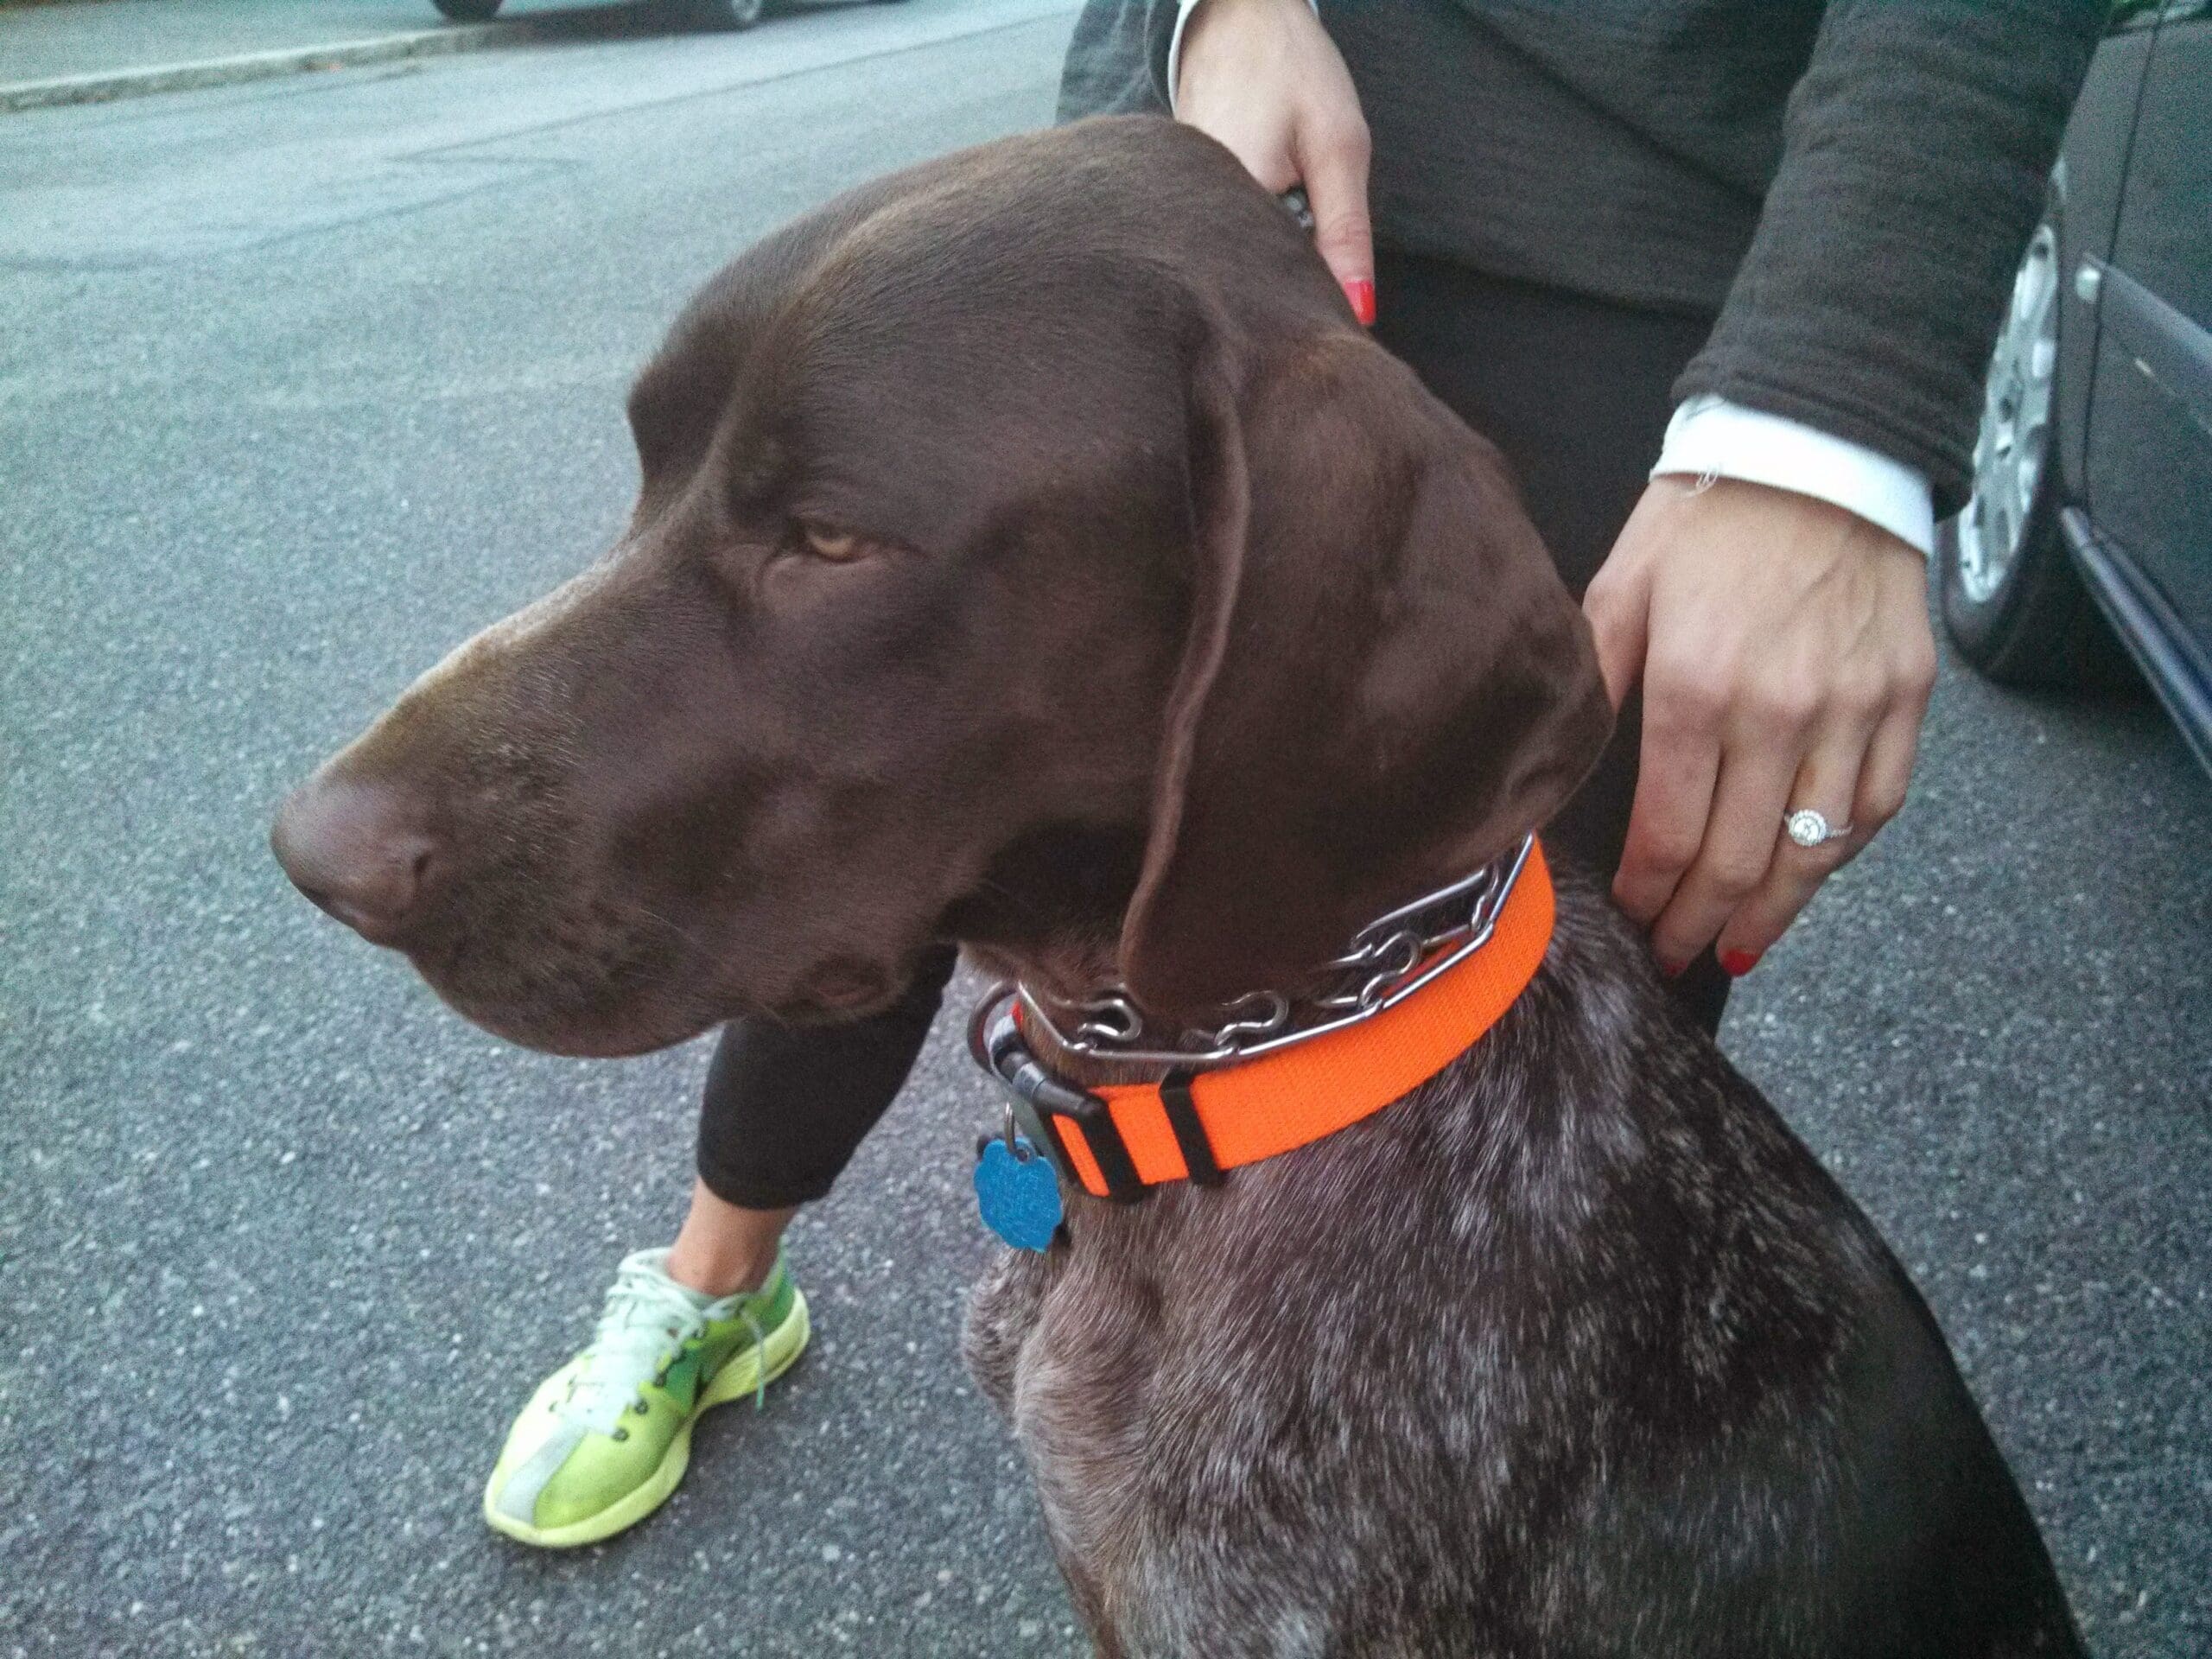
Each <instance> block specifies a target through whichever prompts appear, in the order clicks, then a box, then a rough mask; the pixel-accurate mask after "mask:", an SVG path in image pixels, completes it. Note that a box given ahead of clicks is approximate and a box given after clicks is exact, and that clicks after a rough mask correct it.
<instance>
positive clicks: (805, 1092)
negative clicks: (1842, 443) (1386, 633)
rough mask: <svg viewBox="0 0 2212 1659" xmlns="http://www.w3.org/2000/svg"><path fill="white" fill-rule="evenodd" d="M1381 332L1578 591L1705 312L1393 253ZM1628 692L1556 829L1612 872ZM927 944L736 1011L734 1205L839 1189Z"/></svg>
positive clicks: (720, 1181)
mask: <svg viewBox="0 0 2212 1659" xmlns="http://www.w3.org/2000/svg"><path fill="white" fill-rule="evenodd" d="M1376 290H1377V292H1378V294H1379V296H1380V299H1381V309H1382V320H1381V321H1380V322H1379V323H1378V324H1377V325H1376V330H1375V333H1376V338H1377V339H1379V340H1381V341H1382V342H1383V344H1384V345H1385V346H1389V348H1390V349H1391V350H1392V351H1394V352H1395V353H1397V354H1398V355H1399V356H1400V357H1402V358H1403V359H1406V361H1407V362H1408V363H1410V364H1411V365H1413V366H1414V369H1415V370H1416V371H1417V372H1419V373H1420V375H1421V378H1422V379H1423V380H1425V381H1426V382H1427V384H1428V387H1429V390H1430V391H1433V392H1434V393H1435V394H1436V395H1437V396H1438V397H1440V398H1442V399H1443V400H1444V401H1445V402H1446V404H1450V405H1451V406H1452V408H1453V409H1454V410H1458V411H1459V415H1460V416H1462V418H1464V419H1465V421H1466V423H1468V425H1470V426H1471V427H1473V428H1474V429H1476V430H1477V431H1478V432H1481V433H1483V434H1484V435H1487V436H1488V437H1489V438H1490V439H1491V441H1492V442H1495V443H1496V444H1497V446H1498V447H1499V448H1501V449H1503V451H1504V452H1505V455H1506V459H1507V460H1508V461H1510V462H1511V464H1512V467H1513V470H1514V472H1515V473H1516V475H1517V476H1518V477H1519V479H1520V482H1521V489H1522V494H1523V496H1524V497H1525V498H1526V499H1527V501H1528V505H1529V515H1530V516H1531V517H1532V518H1534V519H1535V523H1536V528H1537V529H1538V530H1540V531H1542V532H1543V537H1544V543H1545V544H1546V545H1547V546H1548V547H1549V548H1550V549H1551V552H1552V557H1553V558H1554V559H1555V560H1556V561H1557V562H1558V563H1559V569H1560V575H1561V576H1563V577H1564V578H1565V579H1566V581H1567V586H1568V587H1569V588H1571V589H1573V592H1574V594H1576V596H1577V597H1578V598H1579V597H1580V594H1581V593H1582V590H1583V588H1585V587H1586V586H1587V585H1588V583H1589V581H1590V578H1591V577H1592V575H1595V574H1596V572H1597V569H1598V567H1599V564H1600V563H1603V562H1604V560H1605V555H1606V553H1607V552H1608V551H1609V550H1611V547H1612V544H1613V539H1614V537H1617V536H1618V535H1619V533H1620V530H1621V526H1622V525H1623V524H1626V523H1627V522H1628V515H1629V512H1630V509H1631V508H1633V507H1634V506H1635V505H1636V501H1637V496H1638V495H1640V494H1641V493H1643V485H1644V478H1645V474H1646V473H1647V472H1648V471H1649V468H1650V466H1651V463H1652V462H1653V461H1655V460H1656V459H1657V457H1658V454H1659V444H1660V440H1661V438H1662V435H1664V433H1665V431H1666V426H1667V420H1668V417H1669V416H1670V415H1671V414H1672V413H1673V398H1672V397H1671V391H1670V389H1671V388H1672V386H1673V385H1674V381H1675V376H1676V375H1677V374H1679V373H1681V370H1682V366H1683V365H1685V364H1687V363H1688V361H1689V359H1690V358H1691V357H1692V356H1693V355H1694V353H1696V351H1697V349H1698V347H1699V346H1700V345H1702V344H1703V343H1704V340H1705V337H1706V335H1707V333H1708V332H1709V331H1710V329H1711V327H1712V323H1713V320H1712V319H1711V318H1710V317H1709V316H1691V315H1673V314H1666V313H1659V312H1652V311H1639V310H1633V309H1630V308H1626V307H1624V306H1618V305H1611V304H1608V303H1605V302H1602V301H1598V300H1591V299H1585V298H1582V297H1580V296H1576V295H1571V294H1566V293H1562V292H1560V291H1559V290H1557V289H1544V288H1536V287H1532V286H1529V285H1528V284H1525V283H1508V282H1502V281H1499V280H1497V279H1496V278H1492V277H1482V276H1478V275H1477V274H1475V273H1474V272H1472V271H1470V270H1465V269H1464V268H1462V267H1460V266H1458V265H1454V264H1448V263H1446V262H1444V261H1440V260H1434V259H1424V258H1417V257H1411V256H1403V255H1401V256H1395V257H1394V256H1391V255H1388V254H1386V255H1384V256H1383V258H1382V261H1381V270H1379V272H1378V273H1377V280H1376ZM1637 716H1638V709H1637V705H1636V704H1635V702H1633V701H1631V702H1630V706H1629V708H1628V709H1626V710H1625V711H1624V715H1623V718H1622V720H1621V722H1620V725H1619V728H1618V729H1617V730H1616V731H1615V732H1614V734H1613V741H1612V743H1611V746H1610V747H1608V748H1607V749H1606V751H1605V758H1604V759H1603V760H1600V761H1599V765H1598V769H1597V771H1596V772H1593V773H1592V776H1591V778H1590V780H1589V781H1588V782H1587V783H1586V784H1585V785H1583V786H1582V789H1581V791H1580V793H1578V794H1577V795H1576V796H1575V798H1574V799H1573V800H1572V801H1571V802H1569V803H1568V804H1567V809H1566V810H1564V811H1563V812H1562V813H1561V814H1560V817H1558V819H1557V820H1556V821H1555V822H1554V823H1553V824H1552V825H1551V826H1550V828H1548V829H1547V830H1546V831H1545V839H1546V841H1547V842H1550V843H1552V844H1553V845H1555V846H1557V847H1560V848H1562V849H1565V850H1567V852H1569V853H1570V854H1572V855H1574V856H1575V857H1577V858H1578V859H1579V860H1580V861H1581V862H1582V863H1583V864H1585V865H1586V866H1587V867H1588V868H1592V869H1595V870H1601V871H1605V872H1607V873H1610V872H1611V870H1612V869H1613V868H1615V866H1616V865H1617V864H1618V862H1619V861H1620V853H1621V845H1622V842H1624V840H1625V838H1626V836H1627V834H1628V817H1629V809H1630V805H1631V804H1632V803H1633V800H1634V797H1635V791H1636V760H1637V739H1638V735H1639V733H1640V731H1641V722H1640V721H1639V719H1638V717H1637ZM952 963H953V953H952V951H951V950H950V948H947V949H945V950H943V951H941V952H939V953H938V954H936V955H934V956H932V957H931V959H930V960H929V962H928V963H927V964H926V965H925V968H924V969H923V971H922V973H921V974H920V975H919V976H918V977H917V979H916V980H915V982H914V984H913V986H912V988H910V989H909V990H908V992H907V993H906V995H905V996H904V997H903V998H901V999H900V1000H899V1002H898V1003H897V1004H896V1005H895V1006H893V1007H891V1008H890V1009H888V1010H887V1012H885V1013H882V1014H876V1015H874V1016H873V1017H872V1018H870V1019H868V1020H861V1021H859V1022H857V1023H855V1024H853V1025H849V1026H842V1027H816V1028H811V1029H790V1028H786V1027H777V1026H772V1025H769V1024H766V1023H765V1022H759V1021H752V1020H741V1021H738V1022H737V1023H735V1024H733V1025H732V1026H731V1027H729V1028H728V1030H727V1031H726V1032H724V1033H722V1040H721V1046H720V1047H719V1048H718V1049H716V1050H715V1060H714V1065H713V1067H712V1068H711V1069H710V1070H709V1072H708V1074H707V1090H706V1099H705V1103H704V1106H703V1109H702V1112H701V1114H700V1118H699V1173H700V1176H701V1178H702V1179H703V1180H704V1181H705V1182H706V1184H707V1185H708V1186H709V1188H710V1189H711V1190H712V1191H714V1192H715V1193H717V1194H719V1195H720V1196H721V1197H722V1198H725V1199H727V1200H728V1201H729V1202H730V1203H732V1204H736V1205H744V1206H745V1207H747V1208H748V1209H754V1210H776V1209H781V1208H783V1207H785V1205H797V1204H804V1203H806V1202H808V1201H810V1200H811V1199H814V1198H820V1197H821V1196H822V1195H823V1193H825V1192H829V1187H830V1185H831V1183H832V1182H834V1181H835V1180H836V1179H837V1176H838V1174H839V1173H841V1172H842V1170H843V1169H844V1167H845V1165H846V1163H847V1162H848V1161H849V1160H850V1159H851V1157H852V1155H853V1152H854V1149H855V1147H858V1146H859V1145H860V1143H861V1138H862V1137H863V1136H865V1135H867V1134H868V1131H869V1130H870V1129H872V1128H874V1127H875V1124H876V1121H877V1120H878V1119H879V1118H880V1117H881V1116H883V1113H884V1109H885V1108H887V1107H888V1106H889V1105H890V1104H891V1101H892V1098H893V1096H895V1095H896V1094H897V1093H898V1092H899V1086H900V1085H901V1084H903V1083H905V1082H906V1073H907V1071H908V1069H909V1068H910V1067H911V1066H912V1065H913V1063H914V1056H915V1055H916V1054H917V1053H918V1052H919V1051H920V1049H921V1046H922V1039H923V1038H924V1037H925V1036H926V1035H927V1034H928V1033H929V1028H930V1022H931V1020H932V1019H934V1018H935V1017H936V1014H937V1011H938V1004H939V1003H940V1002H941V1001H943V999H944V983H945V981H946V980H947V978H949V977H950V975H951V973H952ZM1675 991H1676V994H1677V995H1679V996H1680V997H1681V999H1682V1000H1683V1001H1684V1002H1685V1003H1687V1004H1688V1006H1689V1007H1690V1008H1691V1009H1692V1010H1693V1011H1694V1013H1695V1014H1696V1015H1697V1016H1698V1018H1699V1019H1700V1020H1702V1021H1703V1022H1704V1024H1705V1026H1706V1027H1707V1029H1708V1030H1712V1029H1714V1028H1717V1027H1719V1023H1720V1010H1721V1007H1722V1006H1723V1004H1725V1003H1726V1001H1727V998H1728V980H1727V976H1726V975H1724V974H1723V973H1722V972H1721V971H1720V969H1719V966H1718V965H1717V964H1716V963H1714V961H1713V953H1712V952H1711V951H1709V950H1708V951H1707V952H1706V953H1705V954H1704V955H1703V956H1701V957H1699V958H1698V959H1697V961H1695V962H1694V963H1691V965H1690V966H1689V968H1688V970H1687V971H1685V972H1684V973H1683V974H1682V976H1681V977H1680V978H1679V979H1677V980H1676V981H1675Z"/></svg>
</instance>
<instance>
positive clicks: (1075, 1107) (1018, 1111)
mask: <svg viewBox="0 0 2212 1659" xmlns="http://www.w3.org/2000/svg"><path fill="white" fill-rule="evenodd" d="M968 1052H969V1053H970V1054H971V1055H973V1056H974V1057H975V1060H976V1065H979V1066H981V1067H982V1069H983V1070H984V1071H986V1072H988V1074H989V1075H990V1077H992V1079H993V1080H994V1081H995V1082H996V1083H997V1084H998V1085H999V1086H1000V1088H1001V1089H1003V1090H1005V1091H1006V1096H1007V1103H1008V1104H1009V1105H1010V1106H1011V1107H1012V1109H1013V1111H1014V1122H1015V1124H1016V1126H1017V1127H1018V1128H1020V1131H1021V1133H1022V1134H1024V1135H1027V1136H1028V1137H1029V1140H1030V1141H1031V1142H1032V1144H1033V1145H1034V1146H1036V1147H1038V1148H1039V1150H1040V1151H1042V1152H1043V1153H1044V1154H1045V1155H1046V1157H1047V1158H1049V1159H1051V1160H1052V1167H1053V1168H1054V1169H1055V1170H1057V1171H1058V1172H1059V1175H1060V1179H1062V1180H1064V1181H1065V1182H1067V1183H1068V1184H1069V1185H1071V1186H1073V1187H1074V1188H1075V1189H1076V1190H1077V1192H1085V1191H1088V1190H1089V1189H1087V1188H1086V1187H1084V1184H1083V1178H1082V1177H1081V1176H1080V1175H1078V1174H1077V1173H1076V1170H1075V1167H1074V1166H1073V1165H1071V1164H1070V1163H1069V1162H1068V1154H1067V1148H1066V1147H1064V1146H1063V1145H1061V1143H1060V1135H1059V1130H1058V1128H1057V1127H1056V1126H1055V1124H1054V1122H1053V1120H1054V1119H1055V1118H1068V1119H1071V1120H1072V1121H1073V1122H1074V1123H1075V1125H1076V1127H1077V1128H1078V1129H1079V1130H1080V1131H1081V1132H1082V1135H1083V1141H1084V1147H1086V1148H1088V1149H1089V1151H1090V1157H1091V1161H1092V1162H1093V1163H1095V1164H1096V1165H1097V1166H1098V1173H1099V1174H1100V1176H1101V1177H1103V1179H1104V1180H1105V1182H1106V1196H1107V1197H1108V1198H1111V1199H1113V1200H1114V1202H1115V1203H1116V1204H1135V1203H1136V1202H1137V1201H1138V1200H1139V1199H1141V1198H1143V1197H1144V1196H1145V1192H1146V1190H1147V1189H1146V1187H1145V1184H1144V1182H1143V1181H1142V1180H1141V1179H1138V1176H1137V1166H1136V1163H1135V1160H1134V1159H1132V1158H1131V1157H1130V1156H1129V1148H1128V1142H1127V1141H1123V1140H1122V1131H1121V1130H1120V1129H1119V1128H1117V1127H1116V1125H1115V1122H1114V1114H1113V1113H1112V1111H1111V1110H1109V1109H1108V1107H1107V1104H1106V1103H1105V1102H1104V1101H1103V1100H1102V1099H1100V1098H1099V1097H1098V1096H1096V1095H1094V1094H1092V1093H1091V1092H1090V1090H1087V1089H1078V1088H1077V1087H1076V1086H1075V1085H1074V1084H1071V1083H1069V1082H1067V1081H1066V1080H1065V1079H1064V1078H1060V1077H1054V1076H1053V1075H1052V1073H1051V1072H1050V1071H1046V1069H1045V1067H1044V1065H1043V1063H1042V1062H1040V1061H1039V1059H1038V1058H1037V1056H1036V1055H1035V1054H1034V1053H1033V1052H1031V1051H1030V1047H1029V1040H1028V1039H1027V1038H1026V1037H1024V1036H1023V1035H1022V1034H1021V1027H1020V1022H1019V1021H1017V1020H1015V1019H1014V987H1013V986H1011V985H996V986H994V987H993V988H991V989H990V990H989V991H988V993H987V994H986V995H984V997H983V1000H982V1001H981V1002H979V1003H977V1004H976V1012H975V1014H974V1015H973V1016H972V1017H971V1018H970V1019H969V1021H968ZM1209 1161H1211V1159H1210V1158H1209Z"/></svg>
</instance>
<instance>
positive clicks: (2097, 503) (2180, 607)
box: [1937, 0, 2212, 766]
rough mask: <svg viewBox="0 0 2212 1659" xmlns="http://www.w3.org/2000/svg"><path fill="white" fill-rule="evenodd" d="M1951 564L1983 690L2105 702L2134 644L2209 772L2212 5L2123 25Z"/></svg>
mask: <svg viewBox="0 0 2212 1659" xmlns="http://www.w3.org/2000/svg"><path fill="white" fill-rule="evenodd" d="M1937 554H1938V557H1939V561H1940V565H1941V569H1940V580H1941V582H1942V605H1943V616H1944V620H1945V621H1946V623H1947V624H1948V626H1949V629H1950V632H1951V637H1952V638H1953V639H1955V641H1956V642H1957V644H1958V646H1959V649H1960V650H1961V652H1963V653H1964V654H1965V655H1966V657H1967V659H1968V660H1969V661H1971V662H1972V663H1973V664H1974V665H1975V666H1976V667H1978V668H1980V670H1981V671H1982V672H1983V673H1985V674H1986V675H1988V676H1989V677H1991V678H1993V679H1996V680H1999V681H2002V682H2005V683H2011V684H2046V685H2049V684H2077V685H2078V684H2096V683H2113V682H2114V681H2115V680H2116V679H2118V678H2123V677H2129V675H2128V671H2127V666H2126V657H2124V656H2123V655H2122V654H2121V652H2120V649H2119V647H2120V645H2125V646H2126V655H2127V656H2132V657H2133V659H2134V661H2135V663H2136V664H2138V665H2139V667H2140V668H2141V670H2142V671H2143V675H2144V677H2145V678H2146V679H2148V680H2149V682H2150V683H2151V684H2152V687H2153V688H2154V689H2155V690H2157V692H2158V696H2159V697H2160V698H2161V700H2163V701H2164V703H2165V705H2166V707H2167V708H2168V709H2170V710H2171V711H2172V714H2173V716H2174V719H2175V721H2177V723H2178V724H2179V725H2180V727H2181V729H2182V732H2183V734H2184V735H2185V736H2186V737H2187V739H2188V740H2189V743H2190V747H2192V748H2193V749H2194V750H2195V751H2196V754H2197V757H2198V758H2199V759H2200V760H2202V761H2203V762H2204V763H2205V764H2206V766H2212V0H2163V3H2160V0H2135V3H2122V4H2120V5H2117V6H2115V7H2114V8H2113V26H2112V29H2111V31H2110V33H2109V34H2108V35H2107V37H2106V39H2105V41H2104V42H2103V44H2102V45H2101V47H2100V48H2098V51H2097V54H2096V58H2095V60H2094V62H2093V63H2092V65H2091V66H2090V69H2089V74H2088V80H2087V81H2086V82H2085V83H2084V84H2083V86H2082V97H2081V101H2080V102H2079V103H2078V104H2077V105H2075V110H2074V118H2073V120H2072V122H2071V123H2070V124H2069V126H2068V127H2067V130H2066V142H2065V146H2064V148H2063V150H2062V151H2061V153H2060V160H2059V163H2058V167H2057V168H2056V171H2055V172H2054V173H2053V175H2052V176H2051V187H2050V208H2049V211H2048V212H2047V213H2045V215H2044V221H2043V223H2042V224H2041V225H2040V226H2037V230H2036V233H2035V236H2034V238H2032V239H2031V241H2030V243H2029V245H2028V251H2027V254H2026V256H2025V257H2024V258H2023V259H2022V260H2021V262H2020V272H2019V277H2018V280H2017V281H2016V282H2015V283H2014V284H2013V288H2012V308H2011V311H2010V313H2009V315H2007V316H2006V318H2005V327H2004V332H2003V334H2001V335H2000V336H1999V340H1998V343H1997V350H1996V352H1995V353H1994V355H1993V357H1992V359H1991V360H1990V365H1989V388H1988V398H1987V402H1986V404H1985V406H1984V408H1983V412H1982V418H1981V431H1980V437H1979V438H1978V440H1977V441H1976V443H1975V446H1974V498H1973V499H1972V500H1971V501H1969V502H1968V503H1967V507H1966V510H1965V511H1964V512H1961V514H1960V515H1959V516H1958V517H1957V518H1955V519H1953V520H1952V521H1951V522H1950V523H1949V524H1946V525H1945V526H1944V527H1943V531H1942V537H1941V541H1940V545H1939V547H1938V549H1937ZM2100 613H2101V615H2102V618H2103V621H2100V620H2099V614H2100ZM2105 623H2109V624H2110V626H2109V628H2107V626H2105ZM2115 642H2117V643H2115Z"/></svg>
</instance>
